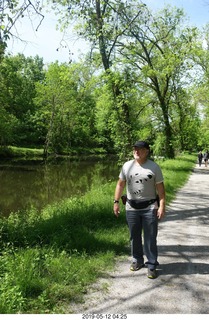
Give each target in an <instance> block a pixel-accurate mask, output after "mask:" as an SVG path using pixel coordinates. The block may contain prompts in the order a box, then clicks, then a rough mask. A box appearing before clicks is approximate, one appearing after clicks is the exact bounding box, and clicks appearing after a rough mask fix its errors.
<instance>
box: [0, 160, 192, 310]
mask: <svg viewBox="0 0 209 320" xmlns="http://www.w3.org/2000/svg"><path fill="white" fill-rule="evenodd" d="M194 163H195V156H191V155H190V156H189V155H184V156H182V157H179V158H178V159H176V160H166V161H163V162H161V163H160V165H161V167H162V170H163V174H164V177H165V186H166V192H167V202H168V203H169V202H170V201H171V200H172V199H173V198H174V196H175V192H176V191H177V190H178V189H179V187H181V186H182V185H183V184H184V183H185V182H186V180H187V179H188V177H189V175H190V173H191V169H192V167H193V166H194ZM115 185H116V181H114V182H110V183H108V184H106V185H103V186H101V187H99V188H98V187H97V188H95V189H92V190H91V191H90V192H89V193H87V194H86V195H85V196H83V197H81V198H73V199H68V200H66V201H63V202H60V203H58V204H57V205H54V206H49V207H47V208H45V209H44V210H42V211H41V212H37V211H36V210H35V209H34V210H31V211H30V212H27V213H24V214H23V213H22V214H21V213H19V214H12V215H11V216H10V217H9V218H8V219H1V221H0V228H1V233H0V247H1V256H0V276H1V281H0V313H2V314H5V313H39V314H40V313H66V312H67V313H69V312H70V310H69V308H68V306H69V302H71V301H74V302H78V301H81V300H82V298H83V295H84V294H85V292H86V289H87V286H88V285H89V284H91V283H92V282H94V281H96V279H97V278H98V277H99V276H100V275H101V274H104V273H105V272H106V271H107V270H110V269H111V268H112V267H113V266H114V262H115V259H116V258H117V257H118V256H120V255H122V256H124V255H128V254H129V252H128V251H127V246H128V244H129V235H128V230H127V226H126V221H125V212H124V208H122V210H121V216H120V217H119V219H116V218H115V217H114V215H113V210H112V202H113V201H112V200H113V194H114V189H115ZM121 206H122V205H121Z"/></svg>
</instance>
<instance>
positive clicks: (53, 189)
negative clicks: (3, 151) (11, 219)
mask: <svg viewBox="0 0 209 320" xmlns="http://www.w3.org/2000/svg"><path fill="white" fill-rule="evenodd" d="M119 169H120V168H119V167H118V165H117V162H116V161H98V162H90V161H68V160H65V161H62V162H60V163H50V164H44V163H39V164H34V163H32V164H30V163H29V164H28V163H27V164H24V163H21V164H20V163H19V164H18V163H17V164H9V163H7V164H6V163H0V215H3V216H8V215H9V214H10V213H11V212H16V211H18V210H20V211H21V210H22V211H24V210H26V209H28V208H31V207H35V208H37V209H38V210H40V209H42V208H43V207H44V206H46V205H48V204H53V203H55V202H57V201H60V200H63V199H65V198H69V197H72V196H78V195H82V194H84V193H85V192H87V191H88V190H90V188H91V187H92V186H93V185H94V186H97V185H98V186H99V185H101V184H103V183H106V182H108V181H115V182H116V181H117V179H118V174H119Z"/></svg>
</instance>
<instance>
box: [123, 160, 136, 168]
mask: <svg viewBox="0 0 209 320" xmlns="http://www.w3.org/2000/svg"><path fill="white" fill-rule="evenodd" d="M134 161H135V160H133V159H132V160H128V161H126V162H125V163H124V165H123V166H124V167H125V168H127V167H130V166H132V165H133V164H134Z"/></svg>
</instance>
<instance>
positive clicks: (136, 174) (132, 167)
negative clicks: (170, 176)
mask: <svg viewBox="0 0 209 320" xmlns="http://www.w3.org/2000/svg"><path fill="white" fill-rule="evenodd" d="M119 178H120V179H121V180H123V181H126V192H127V198H128V199H132V200H141V201H145V200H151V199H155V198H156V184H158V183H161V182H163V174H162V171H161V168H160V167H159V165H158V164H157V163H155V162H154V161H152V160H149V159H148V160H147V161H146V162H145V163H143V164H141V165H140V164H138V162H136V161H135V160H130V161H127V162H125V163H124V165H123V167H122V170H121V172H120V175H119ZM126 209H127V210H133V208H132V207H131V206H130V205H129V204H128V202H126Z"/></svg>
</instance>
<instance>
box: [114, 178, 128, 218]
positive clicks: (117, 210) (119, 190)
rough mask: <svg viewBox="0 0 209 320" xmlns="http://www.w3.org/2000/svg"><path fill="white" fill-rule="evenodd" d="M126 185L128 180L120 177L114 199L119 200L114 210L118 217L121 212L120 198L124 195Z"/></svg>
mask: <svg viewBox="0 0 209 320" xmlns="http://www.w3.org/2000/svg"><path fill="white" fill-rule="evenodd" d="M125 185H126V181H123V180H121V179H119V180H118V182H117V185H116V188H115V197H114V200H117V201H118V202H116V203H114V207H113V211H114V214H115V215H116V217H118V216H119V213H120V208H119V200H120V198H121V196H122V193H123V189H124V187H125Z"/></svg>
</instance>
